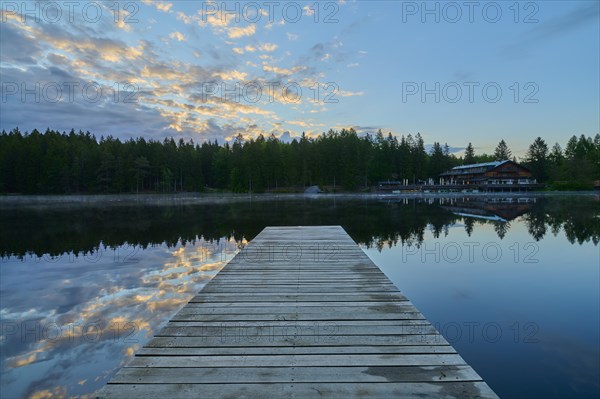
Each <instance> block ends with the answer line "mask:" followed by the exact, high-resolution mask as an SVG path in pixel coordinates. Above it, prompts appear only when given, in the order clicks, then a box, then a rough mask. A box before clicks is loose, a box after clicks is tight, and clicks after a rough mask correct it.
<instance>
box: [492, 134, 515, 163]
mask: <svg viewBox="0 0 600 399" xmlns="http://www.w3.org/2000/svg"><path fill="white" fill-rule="evenodd" d="M511 156H512V153H511V151H510V149H509V148H508V145H506V141H504V139H502V140H500V142H499V143H498V145H497V146H496V149H495V150H494V158H496V160H497V161H503V160H505V159H510V158H511Z"/></svg>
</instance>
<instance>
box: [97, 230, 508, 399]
mask: <svg viewBox="0 0 600 399" xmlns="http://www.w3.org/2000/svg"><path fill="white" fill-rule="evenodd" d="M97 397H100V398H131V397H144V398H161V399H164V398H260V399H264V398H312V397H315V398H324V397H325V398H355V397H360V398H375V397H379V398H391V397H402V398H412V397H414V398H417V397H418V398H422V397H433V398H451V397H457V398H497V396H496V395H495V393H494V392H493V391H492V390H491V389H490V387H489V386H488V385H487V384H486V383H485V382H484V381H483V380H482V378H481V377H480V376H479V375H478V374H477V373H476V372H475V371H474V370H473V369H472V368H471V367H470V366H469V365H468V364H467V363H466V362H465V361H464V360H463V359H462V357H461V356H460V355H459V354H457V353H456V351H455V350H454V348H452V346H451V345H450V344H449V343H448V342H447V341H446V340H445V339H444V338H443V337H442V336H441V335H440V334H439V333H438V332H437V330H436V329H435V328H434V327H433V326H432V325H431V323H430V322H429V321H427V320H426V319H425V317H424V316H423V315H422V314H421V313H420V312H419V311H418V310H417V309H416V308H415V307H414V305H413V304H412V303H411V302H410V301H409V300H408V299H407V298H406V297H405V296H404V295H402V293H400V291H399V290H398V289H397V288H396V287H395V286H394V284H392V282H391V281H390V280H389V279H388V278H387V277H386V276H385V275H384V274H383V273H382V272H381V270H380V269H379V268H378V267H377V266H376V265H375V264H374V263H373V262H372V261H371V260H370V259H369V257H368V256H367V255H366V254H365V253H364V252H363V251H362V250H361V249H360V247H359V246H358V245H357V244H356V243H355V242H354V241H353V240H352V239H351V238H350V236H348V234H347V233H346V232H345V231H344V229H342V228H341V227H339V226H311V227H267V228H265V229H264V230H263V231H262V232H261V233H260V234H259V235H258V236H257V237H256V238H255V239H254V240H252V241H251V242H250V243H249V244H248V245H247V246H246V247H245V248H244V249H243V250H241V251H240V252H239V253H238V254H237V255H236V256H235V257H234V259H232V261H230V262H229V263H228V264H227V265H226V266H225V267H224V268H223V269H222V270H221V271H220V272H219V273H218V274H217V275H216V276H215V277H214V278H213V280H211V281H210V282H209V283H208V284H206V286H205V287H204V288H203V289H202V291H200V292H199V293H198V295H197V296H195V297H194V298H192V299H191V300H190V302H189V303H188V304H187V305H186V306H184V307H183V308H182V309H181V310H180V311H179V312H178V313H177V314H176V315H175V316H174V317H173V318H172V319H171V320H170V322H169V323H168V324H167V325H166V326H165V327H164V328H163V329H162V330H160V331H159V332H158V333H157V334H156V336H155V337H154V338H153V339H152V340H151V341H150V342H148V344H147V345H145V346H144V347H143V348H142V349H140V350H139V352H138V353H137V354H136V355H135V357H134V358H133V359H132V361H131V362H130V363H129V364H128V365H127V366H125V367H123V368H122V369H121V370H120V371H119V372H118V373H117V374H116V375H115V376H114V377H113V379H112V380H111V381H110V382H109V383H108V384H107V385H106V386H105V387H104V388H103V389H101V390H100V391H99V392H98V393H97Z"/></svg>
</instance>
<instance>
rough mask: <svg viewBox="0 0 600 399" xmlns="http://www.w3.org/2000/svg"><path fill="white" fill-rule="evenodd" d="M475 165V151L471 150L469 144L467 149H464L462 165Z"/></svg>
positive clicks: (471, 146)
mask: <svg viewBox="0 0 600 399" xmlns="http://www.w3.org/2000/svg"><path fill="white" fill-rule="evenodd" d="M473 163H475V150H474V149H473V144H471V143H469V145H467V148H466V149H465V157H464V159H463V164H464V165H470V164H473Z"/></svg>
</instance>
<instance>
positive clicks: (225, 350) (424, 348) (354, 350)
mask: <svg viewBox="0 0 600 399" xmlns="http://www.w3.org/2000/svg"><path fill="white" fill-rule="evenodd" d="M378 353H380V354H388V355H389V354H394V355H401V354H406V353H429V354H433V353H456V351H455V350H454V348H453V347H452V346H450V345H380V346H368V345H363V346H361V345H348V346H343V345H338V346H322V345H321V346H316V345H315V346H235V347H231V346H224V345H222V346H216V345H215V346H205V347H182V348H179V347H156V348H155V347H144V348H141V349H140V350H139V351H138V353H137V355H138V356H190V355H192V356H193V355H204V356H215V355H265V354H271V355H275V354H280V355H303V354H304V355H310V354H318V355H321V356H324V355H328V354H337V355H341V354H378Z"/></svg>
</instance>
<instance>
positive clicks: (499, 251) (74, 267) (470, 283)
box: [0, 194, 600, 398]
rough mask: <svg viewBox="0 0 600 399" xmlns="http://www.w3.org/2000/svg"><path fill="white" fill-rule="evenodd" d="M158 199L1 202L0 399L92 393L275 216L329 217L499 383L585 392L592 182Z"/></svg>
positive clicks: (294, 220)
mask: <svg viewBox="0 0 600 399" xmlns="http://www.w3.org/2000/svg"><path fill="white" fill-rule="evenodd" d="M169 198H170V199H167V200H161V199H160V197H159V198H158V199H156V198H154V197H153V199H152V200H142V201H137V200H126V201H118V200H115V201H110V202H109V201H104V200H92V201H87V200H81V201H80V200H77V199H75V200H73V199H72V200H68V201H67V202H65V201H62V200H61V201H50V202H48V201H47V200H37V199H36V200H32V201H29V203H27V204H24V203H22V202H18V201H17V200H16V199H15V200H13V199H6V198H4V200H3V201H2V202H0V256H1V257H2V258H1V260H0V262H1V263H0V300H1V303H0V305H1V306H0V316H1V327H2V328H1V338H0V349H1V358H0V363H1V364H0V367H1V371H2V377H1V396H2V397H3V398H13V397H36V398H42V397H52V396H55V397H71V396H75V397H81V396H86V395H91V394H92V393H93V392H95V391H96V390H97V389H99V388H101V387H102V386H103V385H104V384H105V383H106V382H107V381H108V380H109V379H110V378H111V377H112V376H113V375H114V373H115V372H116V371H117V370H118V369H119V367H121V366H122V365H124V364H125V363H126V362H127V361H128V360H129V359H130V358H131V356H132V355H133V354H134V353H135V351H136V350H137V349H138V348H140V347H141V346H143V345H144V343H145V342H147V341H148V340H149V339H150V338H151V337H152V336H153V334H154V333H155V332H156V331H157V330H158V329H160V327H161V326H162V325H164V324H165V323H166V322H167V321H168V319H169V318H170V317H171V316H172V315H174V314H175V313H176V312H177V311H178V310H179V309H180V308H181V307H182V306H183V305H184V304H185V303H186V302H187V301H188V300H189V299H190V298H191V297H192V296H193V295H194V293H196V292H197V291H198V290H200V289H201V288H202V287H203V285H204V284H205V283H206V282H207V281H209V280H210V279H211V278H212V277H213V276H214V275H215V274H216V273H217V272H218V271H219V270H220V269H221V268H222V267H223V266H224V265H225V263H226V262H227V261H228V260H230V259H231V258H232V257H233V256H234V255H235V253H236V252H237V251H238V249H239V248H240V247H242V246H243V245H244V244H245V243H246V242H247V241H250V240H252V238H253V237H255V236H256V235H257V234H258V233H259V232H260V231H261V230H262V229H263V228H264V227H266V226H282V225H341V226H342V227H344V229H346V231H347V232H348V233H349V234H350V236H351V237H352V238H353V239H354V240H355V241H356V242H357V243H359V244H360V246H361V247H362V248H363V250H364V251H365V252H366V254H367V255H368V256H369V257H370V258H371V259H373V261H374V262H375V263H376V264H377V265H378V266H379V267H380V268H381V269H382V270H383V272H384V273H385V274H386V275H387V276H388V277H389V278H390V279H391V280H392V281H393V282H394V284H395V285H396V286H397V287H398V288H399V289H400V290H401V291H402V292H403V293H404V294H405V295H407V296H408V298H409V299H410V300H411V301H412V302H413V303H414V304H415V305H416V306H417V308H418V309H419V310H420V311H421V312H422V313H423V314H424V315H425V316H426V317H427V318H428V319H429V320H430V321H431V322H432V323H433V324H434V325H435V326H436V328H437V329H438V330H439V331H440V332H441V333H442V334H443V335H444V337H445V338H446V339H447V340H448V341H449V342H450V343H451V344H452V345H453V346H454V347H455V348H456V350H457V351H458V352H459V353H460V354H461V355H462V356H463V357H464V359H465V360H466V361H467V362H468V363H470V364H471V365H472V366H473V368H474V369H475V370H476V371H477V372H478V373H479V374H480V375H481V376H482V377H483V378H484V379H485V380H486V382H487V383H488V384H489V385H490V387H491V388H492V389H494V390H495V391H496V393H498V395H499V396H500V397H538V398H539V397H543V398H565V397H569V398H597V397H599V396H600V386H599V376H600V344H599V342H600V316H599V314H600V308H599V307H600V247H599V245H598V244H599V242H600V196H599V195H597V194H580V195H533V194H532V195H518V196H514V197H503V196H500V195H491V196H483V195H480V196H470V197H464V196H457V195H454V196H450V197H444V196H440V195H432V196H429V197H422V196H416V195H415V196H404V197H401V196H344V195H340V196H308V197H303V196H289V197H287V196H280V197H270V196H253V197H248V196H232V197H231V198H230V199H228V198H227V197H222V198H216V197H207V198H208V199H206V197H202V199H200V200H198V199H196V198H194V197H175V199H172V198H173V197H169ZM178 198H180V199H178ZM211 198H212V199H211Z"/></svg>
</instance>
